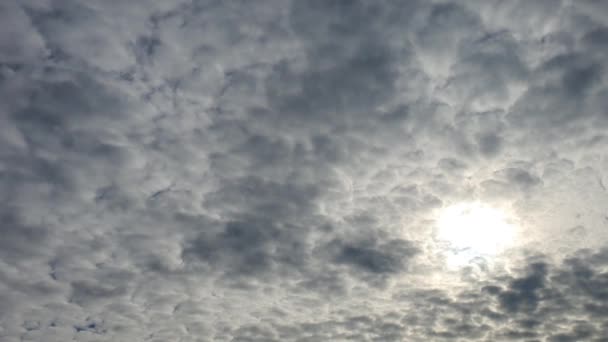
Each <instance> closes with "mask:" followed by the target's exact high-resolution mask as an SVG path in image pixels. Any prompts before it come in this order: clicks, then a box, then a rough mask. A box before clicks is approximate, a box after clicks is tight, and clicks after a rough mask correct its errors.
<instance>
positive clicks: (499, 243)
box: [437, 202, 516, 257]
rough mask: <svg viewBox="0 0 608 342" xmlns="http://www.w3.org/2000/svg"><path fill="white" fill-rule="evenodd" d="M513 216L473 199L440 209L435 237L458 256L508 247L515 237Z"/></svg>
mask: <svg viewBox="0 0 608 342" xmlns="http://www.w3.org/2000/svg"><path fill="white" fill-rule="evenodd" d="M515 227H516V225H515V224H514V222H513V220H512V219H511V218H510V217H509V216H508V215H507V214H506V213H505V212H504V211H502V210H500V209H497V208H493V207H490V206H488V205H485V204H482V203H479V202H472V203H459V204H455V205H452V206H450V207H447V208H445V209H443V210H442V211H441V213H440V215H439V218H438V220H437V237H438V238H439V240H442V241H443V242H447V243H448V244H449V248H450V250H451V251H452V252H454V253H457V254H458V253H460V256H462V255H463V254H464V255H468V256H469V257H478V256H488V255H494V254H496V253H499V252H500V251H502V250H504V249H505V248H507V247H508V246H509V245H510V244H511V243H512V242H513V240H514V238H515V230H516V229H515Z"/></svg>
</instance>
